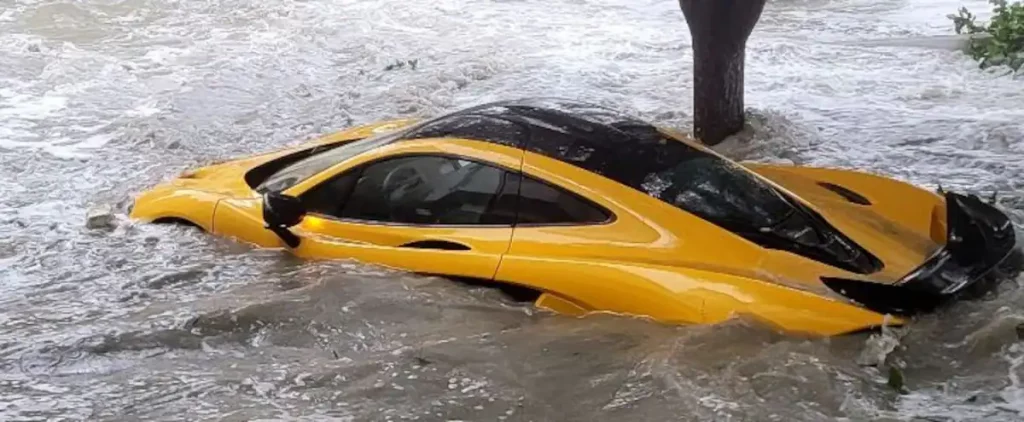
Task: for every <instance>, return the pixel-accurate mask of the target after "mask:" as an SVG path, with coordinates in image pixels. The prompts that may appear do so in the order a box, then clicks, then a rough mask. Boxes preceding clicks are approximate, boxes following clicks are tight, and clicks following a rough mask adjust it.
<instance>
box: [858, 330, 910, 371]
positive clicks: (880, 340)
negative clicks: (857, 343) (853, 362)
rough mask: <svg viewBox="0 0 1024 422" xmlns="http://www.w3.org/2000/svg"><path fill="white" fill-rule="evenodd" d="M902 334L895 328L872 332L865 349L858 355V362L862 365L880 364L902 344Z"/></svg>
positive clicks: (865, 343)
mask: <svg viewBox="0 0 1024 422" xmlns="http://www.w3.org/2000/svg"><path fill="white" fill-rule="evenodd" d="M900 337H901V336H900V335H899V334H898V332H896V331H893V330H883V331H882V332H881V333H878V334H872V335H871V337H868V339H867V340H866V341H865V342H864V349H863V350H861V352H860V355H859V356H857V364H858V365H861V366H879V365H881V364H883V363H885V360H886V358H887V357H888V356H889V354H890V353H892V352H893V351H894V350H896V347H897V346H899V345H900Z"/></svg>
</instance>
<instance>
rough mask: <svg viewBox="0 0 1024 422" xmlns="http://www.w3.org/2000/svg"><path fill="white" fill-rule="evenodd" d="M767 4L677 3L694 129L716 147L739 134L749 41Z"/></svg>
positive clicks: (734, 0) (747, 0)
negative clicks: (689, 42)
mask: <svg viewBox="0 0 1024 422" xmlns="http://www.w3.org/2000/svg"><path fill="white" fill-rule="evenodd" d="M765 1H766V0H679V7H681V8H682V9H683V16H685V17H686V23H687V25H688V26H689V27H690V37H691V38H692V39H693V112H694V113H693V127H694V130H693V132H694V135H695V136H696V137H697V139H700V140H701V142H703V143H705V144H707V145H716V144H718V143H720V142H722V141H723V140H724V139H725V138H726V137H727V136H729V135H732V134H734V133H736V132H739V131H740V130H742V129H743V120H744V116H743V62H744V58H745V56H746V48H747V38H749V37H750V33H751V32H752V31H753V30H754V25H756V24H757V20H758V19H760V17H761V11H762V10H764V4H765Z"/></svg>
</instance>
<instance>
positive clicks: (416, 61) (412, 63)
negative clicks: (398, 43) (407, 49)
mask: <svg viewBox="0 0 1024 422" xmlns="http://www.w3.org/2000/svg"><path fill="white" fill-rule="evenodd" d="M419 63H420V59H412V60H398V61H395V62H394V63H391V64H389V65H387V66H385V67H384V70H385V71H389V70H397V69H401V68H404V67H406V66H409V68H410V69H412V70H416V67H417V66H419Z"/></svg>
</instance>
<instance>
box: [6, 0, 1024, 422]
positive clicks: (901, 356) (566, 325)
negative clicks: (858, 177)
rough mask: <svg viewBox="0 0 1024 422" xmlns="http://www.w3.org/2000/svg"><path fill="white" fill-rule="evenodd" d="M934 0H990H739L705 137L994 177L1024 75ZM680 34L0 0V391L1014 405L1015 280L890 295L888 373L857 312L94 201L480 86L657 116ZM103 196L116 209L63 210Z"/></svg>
mask: <svg viewBox="0 0 1024 422" xmlns="http://www.w3.org/2000/svg"><path fill="white" fill-rule="evenodd" d="M961 3H964V4H966V5H968V6H970V7H971V8H972V10H973V11H975V12H984V11H987V10H988V9H989V7H988V5H987V3H985V2H983V1H979V0H972V1H964V2H960V1H953V0H900V1H884V0H776V1H771V2H769V5H768V6H767V7H766V10H765V12H764V16H763V18H762V19H761V22H760V24H759V25H758V27H757V28H756V29H755V31H754V34H753V36H752V37H751V42H750V47H749V50H748V67H747V82H748V85H747V93H748V94H747V103H748V106H749V107H751V109H752V118H751V128H750V130H749V131H748V133H746V134H745V135H743V136H742V137H741V140H740V141H739V142H733V145H730V146H727V147H726V148H725V150H727V152H728V153H729V154H732V155H733V156H735V157H739V158H745V159H755V160H774V161H793V162H797V163H806V164H815V165H829V166H842V167H853V168H863V169H867V170H870V171H877V172H881V173H884V174H888V175H892V176H895V177H899V178H901V179H904V180H909V181H912V182H915V183H919V184H923V185H927V186H930V187H934V186H935V185H936V183H938V182H941V183H942V184H943V186H945V187H948V188H955V189H961V190H970V191H978V192H984V193H988V192H991V191H993V190H999V191H1000V192H1004V193H1005V194H1006V195H1008V198H1007V206H1009V207H1013V206H1014V205H1013V204H1014V203H1017V204H1020V203H1021V202H1020V201H1019V195H1020V192H1021V189H1022V187H1024V181H1022V178H1021V175H1022V174H1024V160H1022V159H1021V158H1022V155H1024V107H1020V106H1019V105H1020V104H1024V79H1022V78H1021V77H1019V76H1018V77H1016V78H1014V77H1013V76H1008V75H1006V74H1004V73H1003V72H1001V71H999V70H998V69H996V70H993V71H980V70H979V69H978V68H977V66H976V64H975V63H974V62H973V61H971V60H970V59H969V58H966V57H965V56H963V55H962V54H961V53H959V52H956V51H953V50H951V49H943V48H924V47H922V46H921V45H920V44H919V43H918V44H915V43H913V42H906V40H909V39H916V38H920V37H926V36H930V35H944V34H949V33H950V32H951V25H950V22H949V21H948V20H947V19H946V18H945V14H947V13H951V12H953V11H954V10H955V9H956V8H957V7H959V6H960V5H961ZM980 14H981V15H982V16H983V18H984V17H987V15H988V14H987V13H980ZM869 40H870V41H873V42H870V43H864V41H869ZM878 40H888V41H884V42H875V41H878ZM900 40H904V41H900ZM691 60H692V58H691V50H690V47H689V33H688V31H687V28H686V26H685V22H684V20H683V17H682V14H681V12H680V11H679V9H678V4H677V3H676V2H674V1H667V0H657V1H626V0H574V1H569V0H556V1H538V0H521V1H497V0H486V1H485V0H465V1H451V0H437V1H430V2H407V1H393V0H377V1H355V0H321V1H304V2H298V1H285V0H225V1H217V2H207V1H182V0H92V1H73V0H5V2H4V5H3V6H2V7H0V269H2V272H0V419H2V420H5V421H36V420H40V421H41V420H189V421H192V420H225V421H243V420H316V421H325V420H336V421H357V420H358V421H361V420H374V421H389V420H390V421H399V420H422V421H443V420H466V421H549V420H550V421H624V420H657V421H665V420H722V421H762V420H767V421H771V420H776V421H792V420H815V421H817V420H834V419H839V420H858V421H859V420H920V421H926V420H927V421H945V420H988V421H1012V420H1021V419H1022V418H1024V387H1022V386H1021V384H1020V379H1021V376H1022V375H1024V369H1022V364H1024V342H1021V341H1018V339H1017V335H1016V334H1015V327H1016V326H1017V324H1018V323H1020V322H1024V304H1022V303H1024V294H1022V292H1021V290H1020V289H1019V288H1018V284H1019V280H1010V281H1009V282H1007V283H1006V284H1005V288H1004V289H1003V290H1004V291H1003V292H1002V293H1001V294H1000V295H999V296H998V297H995V298H991V299H988V300H984V301H978V302H972V303H963V304H960V305H958V306H956V307H954V308H952V309H950V310H948V311H945V312H942V313H940V314H937V315H934V316H929V317H926V318H922V319H921V320H920V321H917V322H915V323H914V324H913V326H912V328H911V330H910V332H909V334H907V336H906V337H905V338H904V339H903V341H902V342H901V345H900V347H898V348H897V349H896V351H895V352H894V353H893V355H892V356H891V357H890V359H893V361H894V362H896V363H898V364H902V365H905V366H906V369H905V380H906V387H907V389H908V390H909V393H908V394H905V395H900V394H897V393H895V392H893V391H892V390H891V389H890V388H889V387H887V386H886V376H887V374H886V372H885V371H884V370H879V369H876V368H873V367H863V366H860V365H858V364H857V362H856V361H857V358H858V356H859V354H860V353H861V351H862V349H863V348H864V342H865V337H864V336H859V337H857V336H854V337H847V338H836V339H831V340H818V339H794V338H788V337H784V336H781V335H777V334H774V333H772V332H771V331H769V330H767V329H765V328H762V327H757V326H754V325H748V324H744V323H742V322H738V321H737V322H735V323H729V324H725V325H721V326H714V327H669V326H663V325H658V324H653V323H649V322H645V321H640V320H634V319H628V318H618V317H611V316H599V317H592V318H585V319H572V318H567V317H558V316H552V315H549V314H546V313H542V312H537V311H535V310H534V309H532V308H530V307H528V306H523V305H520V304H516V303H513V302H510V301H509V300H508V299H506V298H504V297H503V296H501V295H500V294H498V293H496V292H493V291H489V290H483V289H474V288H469V287H466V286H461V285H457V284H454V283H452V282H448V281H445V280H443V279H435V278H423V277H415V276H410V275H406V274H401V273H396V272H391V271H386V270H381V269H379V268H375V267H370V266H364V265H360V264H357V263H352V262H343V261H342V262H335V263H317V264H313V263H303V262H300V261H297V260H295V259H293V258H289V257H288V256H286V255H284V254H282V253H280V252H279V251H258V250H252V249H250V248H249V247H247V246H245V245H240V244H237V243H233V242H231V241H228V240H224V239H215V238H212V237H210V236H206V235H203V234H201V233H198V232H196V231H193V230H190V229H186V228H177V227H164V226H149V225H140V224H132V223H130V222H127V221H124V216H123V212H124V206H125V204H126V203H127V201H128V200H130V198H131V196H132V195H133V194H134V193H135V192H138V191H139V190H141V189H144V188H146V187H148V186H150V185H152V184H153V183H155V182H157V181H160V180H162V179H166V178H169V177H173V176H175V175H177V174H178V173H179V172H181V171H182V170H185V169H187V168H190V167H193V166H195V165H198V164H202V163H207V162H210V161H212V160H216V159H221V158H227V157H233V156H239V155H246V154H250V153H253V152H257V151H266V150H270V149H274V148H278V147H282V146H285V145H292V144H294V143H296V142H298V141H300V140H304V139H308V138H310V137H313V136H316V135H318V134H323V133H327V132H330V131H335V130H338V129H341V128H344V127H347V126H349V125H352V124H358V123H366V122H370V121H373V120H376V119H382V118H391V117H397V116H429V115H434V114H436V113H440V112H442V111H446V110H452V109H455V108H458V107H462V106H467V105H471V104H477V103H481V102H485V101H492V100H497V99H508V98H514V97H523V96H530V95H556V96H564V97H572V98H580V99H585V100H590V101H596V102H600V103H603V104H607V105H611V106H614V107H616V108H618V109H621V110H624V111H627V112H631V113H635V114H638V115H640V116H642V117H645V118H648V119H652V120H654V121H656V122H659V123H661V124H664V125H667V126H671V127H675V128H679V129H682V130H688V128H687V125H688V124H689V121H690V117H689V113H690V111H691V110H692V105H691V101H690V95H691V94H690V92H691V90H690V88H691V73H690V69H691ZM411 61H415V66H413V64H412V63H411ZM396 63H405V64H404V65H401V66H399V65H396ZM389 65H390V67H391V70H385V69H386V68H388V67H389ZM1014 195H1017V196H1016V197H1014ZM102 204H110V205H112V206H115V207H116V208H117V210H118V212H119V215H118V218H119V221H120V223H119V224H118V226H117V228H116V229H113V230H103V229H99V230H91V229H87V228H85V226H84V220H85V216H86V212H87V210H89V209H90V208H91V207H93V206H96V205H102ZM1018 207H1019V205H1018ZM552 276H553V277H557V276H558V275H557V274H552Z"/></svg>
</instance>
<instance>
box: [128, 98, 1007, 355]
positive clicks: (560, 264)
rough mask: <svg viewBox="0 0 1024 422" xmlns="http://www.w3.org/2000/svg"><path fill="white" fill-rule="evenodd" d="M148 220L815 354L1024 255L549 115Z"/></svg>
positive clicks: (957, 208)
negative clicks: (745, 333)
mask: <svg viewBox="0 0 1024 422" xmlns="http://www.w3.org/2000/svg"><path fill="white" fill-rule="evenodd" d="M130 216H131V217H132V218H133V219H138V220H142V221H151V222H179V223H187V224H192V225H195V226H198V227H201V228H202V229H204V230H206V231H208V232H211V233H215V234H217V235H223V236H228V237H233V238H237V239H240V240H242V241H245V242H249V243H252V244H255V245H259V246H263V247H283V248H286V249H287V250H289V251H290V252H292V253H294V254H295V255H297V256H300V257H304V258H311V259H332V258H354V259H357V260H360V261H363V262H367V263H374V264H379V265H384V266H388V267H393V268H399V269H404V270H408V271H412V272H417V273H424V274H434V275H442V276H446V277H450V278H454V279H468V280H472V281H475V282H483V283H492V284H494V285H495V286H511V287H513V289H510V290H516V291H519V292H528V293H529V296H527V297H528V300H532V301H534V302H535V303H536V305H537V306H539V307H542V308H546V309H549V310H553V311H556V312H560V313H564V314H569V315H583V314H586V313H590V312H612V313H619V314H627V315H636V316H645V317H649V318H653V319H655V320H657V321H663V322H666V323H688V324H712V323H718V322H722V321H725V320H727V319H730V318H733V317H750V318H754V319H756V320H758V321H761V322H764V323H767V324H770V325H772V326H775V327H778V328H779V329H781V330H784V331H786V332H792V333H807V334H811V335H837V334H843V333H850V332H854V331H860V330H864V329H870V328H875V327H878V326H881V325H884V324H890V325H900V324H904V323H906V321H907V320H908V318H909V317H910V316H912V315H914V314H916V313H919V312H926V311H929V310H932V309H934V308H935V307H937V306H939V305H941V304H943V303H946V302H948V300H949V299H951V298H954V297H958V296H959V295H960V294H961V293H963V292H964V291H967V290H968V289H967V287H968V286H972V288H973V287H974V286H977V285H980V284H981V283H976V282H977V281H979V280H983V279H989V278H992V277H991V276H992V275H993V274H994V272H995V271H1003V269H1004V267H1008V265H1007V263H1009V262H1011V261H1014V262H1015V261H1016V260H1015V259H1008V257H1010V256H1015V254H1019V253H1020V245H1019V244H1017V240H1016V239H1017V237H1018V236H1016V233H1015V232H1014V228H1013V225H1012V224H1011V222H1010V220H1009V219H1008V218H1007V216H1006V215H1005V214H1003V213H1002V212H1000V211H998V209H997V208H995V207H993V206H991V205H989V204H987V203H985V202H984V201H981V200H979V199H978V198H977V197H976V196H973V195H971V196H966V195H960V194H955V193H937V192H932V191H931V190H926V189H922V188H919V187H915V186H912V185H910V184H907V183H903V182H900V181H896V180H893V179H889V178H885V177H881V176H877V175H872V174H867V173H863V172H857V171H850V170H840V169H828V168H809V167H799V166H792V165H774V164H773V165H769V164H753V163H745V164H739V163H736V162H733V161H730V160H729V159H727V158H725V157H722V156H720V155H718V154H717V153H715V152H714V151H711V150H710V149H708V148H705V147H704V146H702V145H700V144H699V143H697V142H695V141H692V140H689V139H686V138H684V137H683V136H680V135H677V134H673V133H672V132H670V131H667V130H665V129H661V128H657V127H655V126H653V125H651V124H648V123H645V122H643V121H640V120H638V119H636V118H633V117H629V116H625V115H623V114H621V113H617V112H615V111H613V110H609V109H607V108H603V107H599V106H595V105H591V104H585V103H579V102H574V101H568V100H561V99H546V98H541V99H536V98H534V99H523V100H516V101H504V102H496V103H490V104H484V105H480V106H475V107H471V108H467V109H463V110H460V111H457V112H454V113H451V114H447V115H443V116H440V117H436V118H433V119H429V120H425V121H419V122H416V121H411V120H398V121H391V122H385V123H380V124H374V125H368V126H362V127H357V128H353V129H349V130H346V131H343V132H340V133H337V134H334V135H330V136H327V137H324V138H321V139H318V140H315V141H312V142H310V143H307V144H305V145H301V146H298V147H294V148H289V149H285V150H282V151H277V152H272V153H268V154H263V155H258V156H255V157H252V158H245V159H238V160H234V161H228V162H222V163H218V164H215V165H210V166H207V167H203V168H199V169H196V170H193V171H189V172H186V173H184V174H182V175H181V176H180V177H177V178H175V179H173V180H170V181H168V182H166V183H162V184H160V185H158V186H156V187H154V188H152V189H150V190H148V191H146V192H144V193H142V194H141V195H139V196H138V197H137V198H136V199H135V202H134V204H133V206H132V209H131V211H130ZM1009 269H1010V270H1014V269H1013V268H1009ZM994 270H995V271H994ZM985 284H990V283H985Z"/></svg>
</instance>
